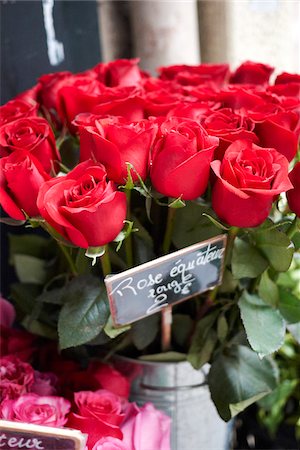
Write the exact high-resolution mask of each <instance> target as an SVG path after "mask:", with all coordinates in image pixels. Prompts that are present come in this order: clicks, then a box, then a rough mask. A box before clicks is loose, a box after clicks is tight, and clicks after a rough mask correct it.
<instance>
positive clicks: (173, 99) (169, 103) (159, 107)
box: [144, 89, 187, 117]
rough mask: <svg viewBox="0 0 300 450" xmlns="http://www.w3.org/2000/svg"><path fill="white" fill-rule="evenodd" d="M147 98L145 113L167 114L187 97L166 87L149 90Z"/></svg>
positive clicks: (147, 114)
mask: <svg viewBox="0 0 300 450" xmlns="http://www.w3.org/2000/svg"><path fill="white" fill-rule="evenodd" d="M144 98H145V115H146V117H150V116H156V117H159V116H165V115H166V114H168V112H169V111H170V110H171V109H172V108H175V107H176V106H177V105H179V104H180V103H181V102H182V101H187V98H186V97H185V96H184V95H183V94H181V93H179V92H169V91H167V90H165V89H160V90H156V91H150V92H147V93H146V94H145V96H144Z"/></svg>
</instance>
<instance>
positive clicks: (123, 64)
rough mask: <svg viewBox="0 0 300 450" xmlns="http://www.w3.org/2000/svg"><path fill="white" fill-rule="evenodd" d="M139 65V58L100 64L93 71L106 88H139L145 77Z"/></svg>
mask: <svg viewBox="0 0 300 450" xmlns="http://www.w3.org/2000/svg"><path fill="white" fill-rule="evenodd" d="M138 63H139V58H134V59H117V60H115V61H110V62H108V63H100V64H98V65H97V66H96V67H94V69H92V70H93V71H95V72H96V74H97V75H98V79H99V81H101V83H103V84H105V85H106V86H109V87H114V86H120V87H124V86H137V85H138V84H139V83H140V82H141V80H142V79H143V77H144V76H145V74H143V73H142V72H141V70H140V68H139V66H138Z"/></svg>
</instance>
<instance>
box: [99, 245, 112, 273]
mask: <svg viewBox="0 0 300 450" xmlns="http://www.w3.org/2000/svg"><path fill="white" fill-rule="evenodd" d="M108 251H109V250H108V245H106V246H105V252H104V253H103V255H102V256H100V261H101V266H102V272H103V276H104V277H106V275H109V274H110V273H111V264H110V259H109V253H108Z"/></svg>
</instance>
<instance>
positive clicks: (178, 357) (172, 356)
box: [139, 352, 186, 362]
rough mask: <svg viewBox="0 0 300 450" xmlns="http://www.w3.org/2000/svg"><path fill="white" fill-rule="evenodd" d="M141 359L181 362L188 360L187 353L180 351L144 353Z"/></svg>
mask: <svg viewBox="0 0 300 450" xmlns="http://www.w3.org/2000/svg"><path fill="white" fill-rule="evenodd" d="M139 359H141V360H142V361H154V362H155V361H157V362H180V361H186V354H185V353H179V352H165V353H157V354H155V355H143V356H140V357H139Z"/></svg>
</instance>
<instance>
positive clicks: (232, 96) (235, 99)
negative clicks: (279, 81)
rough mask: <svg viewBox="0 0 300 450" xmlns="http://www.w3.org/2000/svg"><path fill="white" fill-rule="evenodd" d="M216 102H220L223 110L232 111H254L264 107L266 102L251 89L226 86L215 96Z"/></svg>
mask: <svg viewBox="0 0 300 450" xmlns="http://www.w3.org/2000/svg"><path fill="white" fill-rule="evenodd" d="M217 101H220V102H221V103H222V105H223V107H224V108H231V109H233V110H234V111H238V110H240V109H246V110H249V109H251V110H252V109H254V108H256V107H258V106H262V105H265V103H266V101H265V100H264V99H263V98H262V97H260V96H259V95H258V93H255V92H253V90H252V89H249V88H246V87H239V86H228V87H227V89H224V90H222V91H221V92H220V93H219V94H218V95H217Z"/></svg>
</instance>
